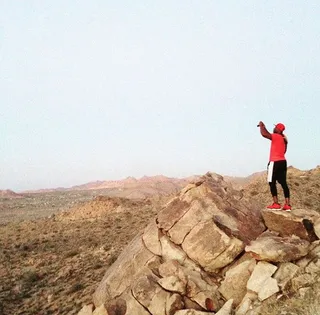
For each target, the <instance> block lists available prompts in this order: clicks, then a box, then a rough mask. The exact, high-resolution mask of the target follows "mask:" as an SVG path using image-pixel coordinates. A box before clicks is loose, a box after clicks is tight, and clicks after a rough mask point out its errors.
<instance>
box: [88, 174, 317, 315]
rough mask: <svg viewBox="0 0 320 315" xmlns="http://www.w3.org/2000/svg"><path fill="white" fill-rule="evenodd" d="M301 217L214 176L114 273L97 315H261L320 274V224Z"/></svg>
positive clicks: (176, 203) (161, 218)
mask: <svg viewBox="0 0 320 315" xmlns="http://www.w3.org/2000/svg"><path fill="white" fill-rule="evenodd" d="M301 213H302V212H300V214H298V213H296V214H295V213H294V212H292V213H284V212H282V211H272V210H265V211H260V209H257V208H255V207H254V206H253V205H252V204H251V203H250V201H249V200H247V199H245V198H243V195H242V193H241V192H239V191H236V190H234V189H233V188H232V187H231V186H230V185H229V184H227V183H226V182H224V180H223V178H222V177H221V176H219V175H216V174H206V175H205V176H203V177H202V178H201V179H200V180H198V181H197V182H195V183H193V184H189V185H188V186H187V187H185V188H184V189H183V190H182V191H181V192H180V193H179V194H178V195H177V196H176V197H175V198H173V199H172V200H171V201H170V202H169V203H168V204H167V205H166V206H165V207H164V208H163V209H162V211H160V213H158V215H157V216H156V218H155V219H154V220H153V221H152V222H151V223H150V224H149V226H148V227H147V228H146V229H145V231H143V232H142V233H141V234H140V235H138V236H137V237H136V238H135V239H134V240H133V241H132V242H131V243H130V244H129V245H128V246H127V247H126V249H125V250H124V251H123V253H122V254H121V255H120V256H119V257H118V259H117V261H116V262H115V263H114V264H113V265H112V266H111V267H110V268H109V269H108V270H107V272H106V274H105V276H104V278H103V279H102V281H101V283H100V285H99V287H98V288H97V290H96V292H95V293H94V295H93V302H94V305H95V310H93V311H92V312H94V311H96V310H98V309H99V312H102V313H101V314H104V313H103V312H106V314H108V315H113V314H117V315H129V314H137V315H139V314H142V315H144V314H149V315H150V314H152V315H158V314H159V315H160V314H161V315H175V314H176V315H179V314H180V315H183V314H189V315H191V314H194V315H197V314H210V313H211V314H219V315H230V314H231V313H233V312H236V314H238V315H241V314H243V315H245V314H254V313H252V312H253V311H254V310H255V309H256V308H258V307H260V305H261V304H262V303H263V302H264V301H265V300H267V299H268V298H270V297H273V296H276V295H277V294H283V293H284V292H286V293H287V292H289V291H290V290H291V289H292V288H293V287H295V288H304V287H305V286H308V285H310V283H312V281H315V277H312V276H311V277H310V275H312V274H313V273H314V272H316V271H317V270H318V271H320V263H318V258H319V257H320V244H319V241H317V240H316V239H317V236H316V233H315V232H314V227H313V226H314V223H313V222H316V221H317V219H318V217H317V216H316V214H314V213H313V214H312V215H311V216H310V215H308V213H305V214H304V215H302V214H301ZM304 219H305V220H308V221H310V222H311V224H307V225H306V224H304V223H303V220H304ZM279 222H282V224H287V226H286V227H285V228H282V225H281V224H280V223H279ZM319 261H320V260H319ZM308 275H309V276H308ZM88 310H89V311H90V309H89V308H86V309H83V310H82V311H83V312H85V311H88ZM83 314H86V313H83Z"/></svg>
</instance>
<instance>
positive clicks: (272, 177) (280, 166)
mask: <svg viewBox="0 0 320 315" xmlns="http://www.w3.org/2000/svg"><path fill="white" fill-rule="evenodd" d="M286 178H287V161H286V160H283V161H276V162H269V164H268V182H269V183H272V182H275V181H278V182H279V183H281V182H285V181H286Z"/></svg>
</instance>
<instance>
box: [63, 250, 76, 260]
mask: <svg viewBox="0 0 320 315" xmlns="http://www.w3.org/2000/svg"><path fill="white" fill-rule="evenodd" d="M78 254H79V251H78V250H76V249H72V250H70V251H68V252H66V253H65V255H64V258H70V257H74V256H76V255H78Z"/></svg>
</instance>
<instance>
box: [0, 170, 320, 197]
mask: <svg viewBox="0 0 320 315" xmlns="http://www.w3.org/2000/svg"><path fill="white" fill-rule="evenodd" d="M319 169H320V167H319V166H318V167H316V168H315V169H313V170H310V171H301V170H299V169H296V168H294V167H292V166H290V167H289V168H288V176H289V179H291V180H292V179H293V177H300V176H303V175H301V174H309V173H310V174H319ZM199 177H200V176H198V175H194V176H190V177H185V178H173V177H166V176H163V175H157V176H143V177H141V178H139V179H137V178H135V177H127V178H125V179H122V180H110V181H94V182H89V183H86V184H82V185H76V186H72V187H70V188H64V187H58V188H50V189H38V190H27V191H23V192H21V193H15V192H14V191H12V190H0V198H23V197H24V196H25V194H31V193H50V192H59V191H66V192H68V191H88V190H100V189H101V190H103V189H104V190H108V191H109V192H110V194H109V195H110V196H118V197H127V198H134V199H138V198H145V197H150V196H155V195H160V196H161V195H168V194H172V193H176V192H177V191H179V190H180V189H181V188H183V187H185V186H186V185H187V184H188V183H190V182H193V181H196V180H197V179H198V178H199ZM265 177H266V171H262V172H256V173H253V174H252V175H250V176H247V177H232V176H224V179H225V181H227V182H229V183H231V184H232V185H233V186H234V187H235V188H236V189H246V190H250V194H251V195H252V196H255V192H254V191H259V193H260V189H258V187H260V186H261V187H263V189H264V190H265V192H267V191H268V187H267V186H266V187H265V185H262V183H265V180H266V179H265ZM302 178H303V177H302ZM252 190H253V191H252ZM257 194H258V193H257Z"/></svg>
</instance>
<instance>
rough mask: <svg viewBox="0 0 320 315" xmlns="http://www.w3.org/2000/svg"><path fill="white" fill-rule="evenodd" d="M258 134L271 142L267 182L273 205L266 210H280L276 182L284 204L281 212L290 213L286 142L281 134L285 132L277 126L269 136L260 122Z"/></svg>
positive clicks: (281, 126)
mask: <svg viewBox="0 0 320 315" xmlns="http://www.w3.org/2000/svg"><path fill="white" fill-rule="evenodd" d="M258 127H260V133H261V135H262V136H263V137H264V138H267V139H269V140H271V148H270V159H269V164H268V182H269V185H270V191H271V194H272V197H273V203H272V204H271V205H270V206H268V207H267V208H268V209H281V205H280V203H279V201H278V192H277V185H276V182H277V181H278V183H279V184H280V185H281V186H282V189H283V193H284V197H285V204H284V206H283V207H282V210H286V211H290V210H291V205H290V191H289V187H288V185H287V160H286V158H285V153H286V152H287V146H288V140H287V138H286V136H285V135H284V134H283V132H284V130H285V126H284V124H281V123H279V124H277V125H275V127H274V129H273V133H272V134H271V133H270V132H269V131H268V130H267V128H266V126H265V125H264V123H263V122H262V121H260V122H259V125H258Z"/></svg>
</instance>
